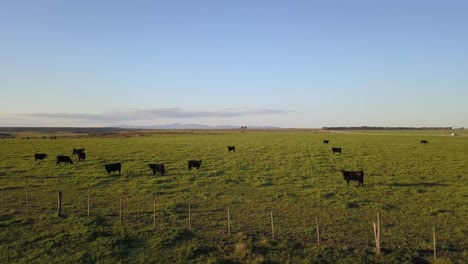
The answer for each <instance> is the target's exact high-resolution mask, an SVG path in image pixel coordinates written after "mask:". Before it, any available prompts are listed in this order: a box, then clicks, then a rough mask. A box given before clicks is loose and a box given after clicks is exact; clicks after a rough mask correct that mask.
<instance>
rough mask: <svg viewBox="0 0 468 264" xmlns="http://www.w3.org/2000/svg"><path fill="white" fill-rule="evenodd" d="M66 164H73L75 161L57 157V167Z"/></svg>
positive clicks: (65, 157) (66, 157)
mask: <svg viewBox="0 0 468 264" xmlns="http://www.w3.org/2000/svg"><path fill="white" fill-rule="evenodd" d="M62 162H65V163H66V164H73V161H72V159H71V158H70V157H68V156H57V163H55V165H57V164H58V165H60V163H62Z"/></svg>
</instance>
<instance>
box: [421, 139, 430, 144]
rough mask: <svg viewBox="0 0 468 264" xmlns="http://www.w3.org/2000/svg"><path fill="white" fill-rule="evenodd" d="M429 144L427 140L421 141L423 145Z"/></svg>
mask: <svg viewBox="0 0 468 264" xmlns="http://www.w3.org/2000/svg"><path fill="white" fill-rule="evenodd" d="M428 143H429V141H427V140H425V139H423V140H421V144H428Z"/></svg>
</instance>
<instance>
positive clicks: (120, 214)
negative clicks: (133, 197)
mask: <svg viewBox="0 0 468 264" xmlns="http://www.w3.org/2000/svg"><path fill="white" fill-rule="evenodd" d="M119 220H120V221H122V195H121V196H120V197H119Z"/></svg>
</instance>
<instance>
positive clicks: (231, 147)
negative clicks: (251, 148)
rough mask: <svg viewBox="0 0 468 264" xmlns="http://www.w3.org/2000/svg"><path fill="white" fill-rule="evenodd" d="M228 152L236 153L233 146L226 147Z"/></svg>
mask: <svg viewBox="0 0 468 264" xmlns="http://www.w3.org/2000/svg"><path fill="white" fill-rule="evenodd" d="M228 151H229V152H231V151H234V152H236V147H234V146H228Z"/></svg>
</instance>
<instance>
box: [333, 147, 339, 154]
mask: <svg viewBox="0 0 468 264" xmlns="http://www.w3.org/2000/svg"><path fill="white" fill-rule="evenodd" d="M332 153H333V154H335V153H338V154H341V148H334V147H332Z"/></svg>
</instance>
